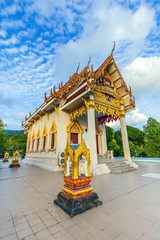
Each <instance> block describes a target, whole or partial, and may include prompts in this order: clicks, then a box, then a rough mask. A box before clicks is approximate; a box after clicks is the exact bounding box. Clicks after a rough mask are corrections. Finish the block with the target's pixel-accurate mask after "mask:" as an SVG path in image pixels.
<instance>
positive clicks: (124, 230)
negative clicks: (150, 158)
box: [0, 163, 160, 240]
mask: <svg viewBox="0 0 160 240" xmlns="http://www.w3.org/2000/svg"><path fill="white" fill-rule="evenodd" d="M139 167H140V168H139V170H137V171H133V172H129V173H126V174H122V175H111V174H104V175H101V176H97V177H95V178H93V180H92V186H93V188H94V191H95V192H97V194H98V195H99V198H100V200H102V201H103V205H102V206H99V207H97V208H94V209H92V210H89V211H87V212H85V213H83V214H80V215H78V216H75V217H74V218H71V217H70V216H68V215H67V214H66V213H64V212H63V211H62V210H61V209H59V208H58V207H57V206H56V205H54V204H53V200H54V199H55V198H56V196H57V194H58V192H59V191H61V187H62V186H63V174H62V173H60V172H59V173H53V172H49V171H46V170H43V169H40V168H36V167H32V166H27V165H23V164H22V167H20V168H14V169H13V168H12V169H9V168H4V169H0V239H3V240H9V239H10V240H16V239H26V240H27V239H28V240H32V239H48V240H50V239H55V240H61V239H63V240H64V239H65V240H79V239H84V240H91V239H92V240H103V239H104V240H113V239H114V240H140V239H141V240H159V239H160V179H156V178H149V177H144V176H142V175H143V174H146V173H158V174H160V164H158V163H153V164H151V163H139Z"/></svg>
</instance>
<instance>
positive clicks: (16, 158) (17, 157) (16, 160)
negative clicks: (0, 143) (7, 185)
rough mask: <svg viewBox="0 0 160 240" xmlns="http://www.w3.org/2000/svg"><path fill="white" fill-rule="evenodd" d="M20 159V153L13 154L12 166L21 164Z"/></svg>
mask: <svg viewBox="0 0 160 240" xmlns="http://www.w3.org/2000/svg"><path fill="white" fill-rule="evenodd" d="M19 158H20V154H19V152H18V151H15V152H14V153H13V159H12V164H13V165H14V164H15V165H17V164H19Z"/></svg>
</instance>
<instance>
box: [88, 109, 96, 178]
mask: <svg viewBox="0 0 160 240" xmlns="http://www.w3.org/2000/svg"><path fill="white" fill-rule="evenodd" d="M87 117H88V145H89V151H90V159H91V172H92V173H93V175H95V172H96V167H97V146H96V127H95V110H94V109H93V108H89V110H88V111H87Z"/></svg>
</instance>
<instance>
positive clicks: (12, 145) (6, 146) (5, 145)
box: [0, 119, 27, 157]
mask: <svg viewBox="0 0 160 240" xmlns="http://www.w3.org/2000/svg"><path fill="white" fill-rule="evenodd" d="M4 127H5V125H4V124H3V122H2V120H1V119H0V156H1V157H3V155H4V153H5V152H9V154H10V156H12V155H13V152H14V151H16V150H18V151H19V152H20V153H21V155H23V156H24V155H25V153H26V143H27V135H26V134H18V135H12V134H9V135H5V134H4V133H5V130H4Z"/></svg>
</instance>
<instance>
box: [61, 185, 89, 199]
mask: <svg viewBox="0 0 160 240" xmlns="http://www.w3.org/2000/svg"><path fill="white" fill-rule="evenodd" d="M62 190H63V191H64V192H66V193H68V194H70V195H71V196H72V197H73V198H76V197H77V196H78V195H83V194H85V193H90V192H92V191H93V188H92V187H88V188H85V189H83V190H80V191H73V190H70V189H69V188H67V187H66V186H64V187H62Z"/></svg>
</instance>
